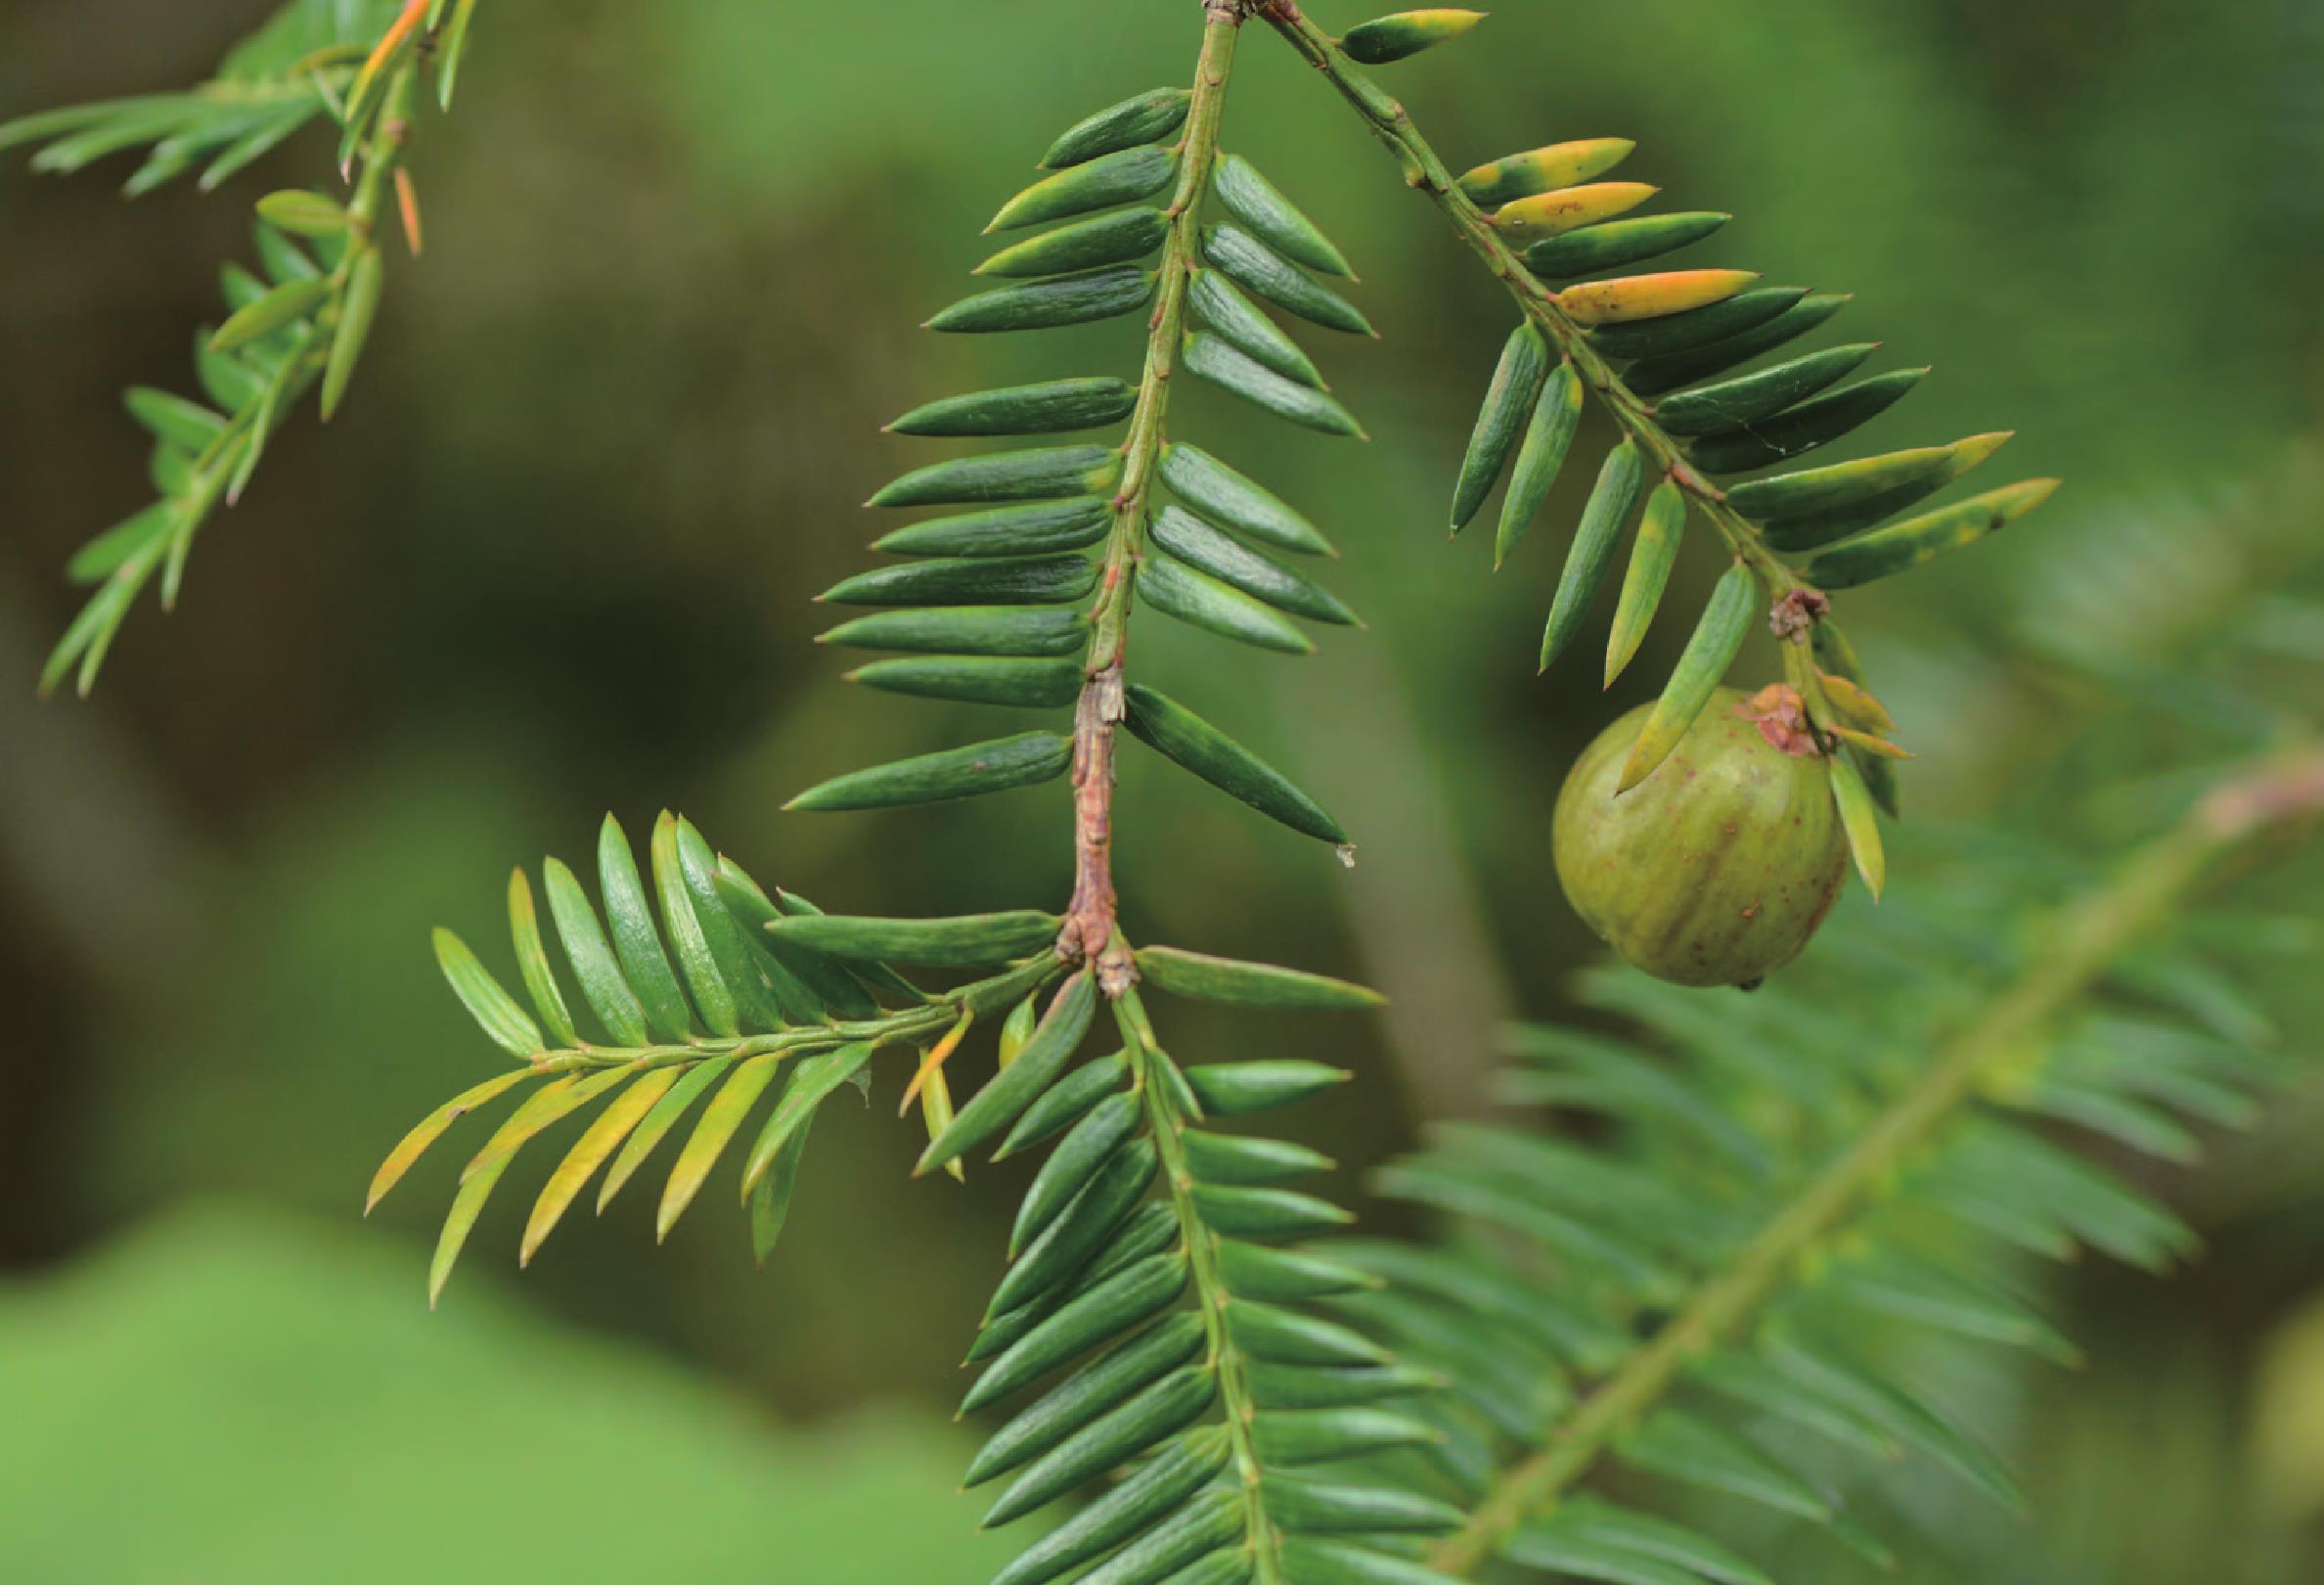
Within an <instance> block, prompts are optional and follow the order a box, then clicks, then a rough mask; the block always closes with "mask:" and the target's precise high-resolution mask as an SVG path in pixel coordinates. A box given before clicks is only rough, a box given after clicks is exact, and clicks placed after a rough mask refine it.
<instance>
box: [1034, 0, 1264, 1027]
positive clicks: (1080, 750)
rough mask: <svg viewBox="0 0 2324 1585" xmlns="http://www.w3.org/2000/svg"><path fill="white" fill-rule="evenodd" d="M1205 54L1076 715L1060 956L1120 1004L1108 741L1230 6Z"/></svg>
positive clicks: (1126, 976)
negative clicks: (1091, 970)
mask: <svg viewBox="0 0 2324 1585" xmlns="http://www.w3.org/2000/svg"><path fill="white" fill-rule="evenodd" d="M1205 12H1206V17H1207V21H1206V23H1205V25H1204V28H1203V35H1202V58H1201V61H1200V63H1199V64H1198V65H1197V66H1196V68H1195V71H1194V93H1193V103H1192V105H1191V107H1190V108H1189V109H1188V111H1187V113H1186V124H1185V130H1184V134H1183V135H1182V138H1181V141H1180V144H1179V174H1178V187H1177V190H1176V191H1175V192H1174V193H1173V195H1172V197H1171V201H1170V208H1169V210H1168V213H1169V216H1170V234H1169V237H1168V238H1167V239H1166V240H1165V242H1164V243H1163V245H1162V261H1161V266H1160V270H1161V273H1160V278H1159V280H1158V282H1157V284H1156V288H1155V299H1154V311H1153V316H1152V318H1151V320H1150V321H1149V322H1148V324H1147V330H1146V349H1145V369H1144V373H1143V376H1142V377H1141V379H1140V383H1139V389H1138V405H1137V407H1136V408H1135V409H1133V411H1132V413H1131V417H1130V434H1129V438H1128V439H1126V440H1125V441H1124V442H1123V443H1122V459H1123V460H1122V482H1121V486H1120V488H1119V490H1118V492H1117V493H1116V494H1115V496H1114V503H1113V526H1112V528H1111V530H1110V532H1109V533H1108V534H1107V536H1106V543H1105V561H1104V570H1103V574H1102V579H1101V581H1100V583H1099V585H1098V593H1097V602H1096V604H1095V606H1094V607H1093V608H1092V609H1091V611H1090V651H1089V658H1088V663H1087V666H1086V668H1085V677H1086V681H1085V683H1084V685H1083V688H1082V696H1081V702H1080V704H1079V706H1078V707H1077V708H1076V710H1075V712H1074V750H1073V788H1074V891H1073V900H1072V902H1071V903H1070V904H1069V905H1068V906H1067V908H1066V911H1065V926H1064V929H1063V932H1062V933H1061V934H1060V936H1059V938H1058V942H1057V948H1058V951H1059V952H1061V953H1063V954H1064V955H1066V956H1067V957H1070V958H1075V959H1081V958H1087V959H1089V960H1091V961H1092V962H1094V963H1095V965H1096V969H1097V978H1098V983H1099V984H1100V985H1101V986H1102V987H1103V988H1104V990H1105V992H1106V994H1107V995H1108V996H1112V997H1116V998H1119V997H1120V996H1122V995H1123V994H1125V993H1126V992H1127V991H1128V990H1129V989H1130V987H1131V985H1132V984H1134V983H1135V982H1136V980H1137V969H1136V966H1135V965H1134V964H1133V962H1132V961H1131V958H1130V954H1129V951H1128V949H1127V948H1126V947H1123V946H1121V945H1120V937H1119V932H1118V931H1117V930H1116V929H1115V928H1114V927H1115V922H1116V920H1117V918H1118V915H1119V911H1120V900H1119V897H1118V896H1117V894H1116V892H1115V889H1114V882H1113V788H1114V746H1115V741H1116V738H1117V736H1118V734H1119V730H1120V727H1121V723H1122V718H1123V715H1124V712H1125V709H1126V707H1127V706H1126V704H1125V702H1124V697H1123V681H1122V673H1123V657H1124V654H1125V652H1126V650H1127V649H1128V647H1129V637H1130V611H1131V604H1132V596H1133V594H1134V593H1135V591H1136V587H1137V583H1138V569H1139V566H1140V563H1141V562H1142V561H1143V560H1144V557H1145V539H1146V516H1147V512H1148V509H1149V507H1150V505H1151V501H1152V496H1153V485H1154V474H1155V470H1156V469H1157V468H1158V467H1159V466H1160V464H1161V460H1162V450H1163V445H1164V443H1165V439H1166V436H1167V431H1168V421H1169V416H1170V389H1171V378H1172V375H1173V374H1174V373H1175V372H1176V370H1177V367H1178V357H1179V345H1180V342H1181V340H1182V339H1183V338H1184V334H1185V322H1186V292H1187V288H1188V285H1189V284H1190V283H1191V282H1192V280H1193V275H1194V270H1195V267H1196V260H1197V259H1198V258H1199V257H1200V256H1201V209H1202V196H1203V193H1204V191H1205V189H1206V188H1207V186H1208V183H1209V181H1210V175H1211V167H1212V166H1213V165H1214V164H1215V163H1216V162H1217V160H1218V158H1219V127H1220V123H1221V121H1222V120H1223V118H1224V117H1225V114H1226V110H1227V83H1228V79H1229V77H1230V76H1231V75H1232V73H1233V70H1234V48H1235V43H1236V41H1237V39H1238V37H1239V36H1240V34H1241V30H1242V22H1243V15H1242V10H1241V8H1240V7H1239V6H1237V5H1234V4H1232V3H1229V0H1214V3H1211V4H1209V5H1207V6H1206V7H1205Z"/></svg>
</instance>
